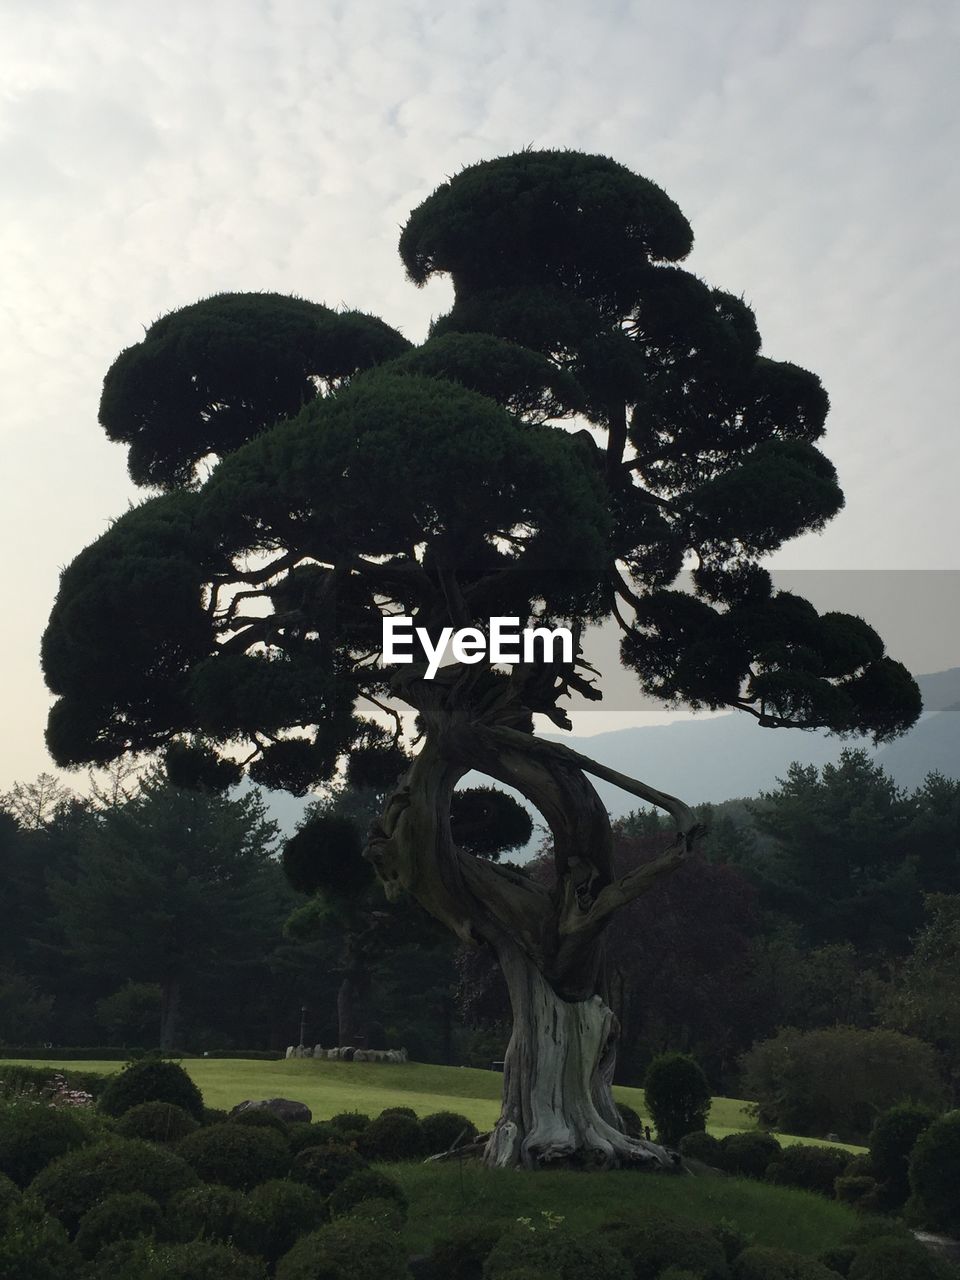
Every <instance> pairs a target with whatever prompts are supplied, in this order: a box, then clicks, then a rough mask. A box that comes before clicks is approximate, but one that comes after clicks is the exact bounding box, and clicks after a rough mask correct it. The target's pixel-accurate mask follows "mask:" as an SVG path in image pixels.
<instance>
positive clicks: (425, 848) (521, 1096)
mask: <svg viewBox="0 0 960 1280" xmlns="http://www.w3.org/2000/svg"><path fill="white" fill-rule="evenodd" d="M457 692H459V690H454V689H449V688H448V689H443V688H442V687H433V688H431V689H430V691H429V693H428V694H427V695H425V699H424V701H423V702H420V703H417V704H416V705H417V709H418V710H419V711H420V714H421V720H422V722H423V723H424V725H425V728H426V735H425V741H424V745H423V748H422V750H421V752H420V754H419V755H418V756H417V757H416V759H415V760H414V762H413V764H412V766H411V767H410V769H409V771H408V773H407V774H406V776H405V777H404V778H403V779H401V781H400V784H399V785H398V787H397V788H396V790H395V791H394V792H393V794H392V795H391V796H390V798H389V800H388V802H387V806H386V808H385V810H384V813H383V815H382V816H381V818H380V819H379V821H378V822H377V823H375V824H374V826H373V828H372V830H371V833H370V840H369V843H368V845H367V849H366V856H367V857H368V858H369V859H370V860H371V862H372V863H373V864H374V866H375V868H376V870H377V874H378V875H379V877H380V879H381V881H382V882H383V884H384V887H385V889H386V891H387V895H388V896H389V897H394V896H396V895H397V894H398V893H400V892H401V891H403V890H406V891H407V892H409V893H411V894H412V895H413V896H414V897H415V898H416V899H417V900H418V901H419V902H420V903H421V905H422V906H424V907H425V908H426V909H427V910H428V911H429V912H430V913H431V914H432V915H433V916H435V917H436V918H437V919H438V920H440V921H442V922H443V923H444V924H446V925H447V926H448V927H449V928H450V929H451V930H453V932H454V933H455V934H456V935H457V936H458V937H459V938H460V939H461V940H462V941H464V942H466V943H468V944H471V945H487V946H490V947H491V948H492V949H493V950H494V952H495V954H496V955H497V958H498V960H499V962H500V965H501V967H502V969H503V972H504V975H505V977H506V980H507V986H508V990H509V993H510V1000H511V1005H512V1009H513V1033H512V1036H511V1040H510V1044H509V1047H508V1050H507V1056H506V1059H505V1071H504V1088H503V1109H502V1112H501V1115H500V1119H499V1120H498V1122H497V1125H496V1128H495V1129H494V1131H493V1133H492V1135H491V1138H490V1140H489V1142H488V1144H487V1148H486V1152H485V1160H486V1162H487V1163H488V1164H490V1165H492V1166H496V1167H507V1166H519V1167H524V1168H533V1167H536V1166H538V1165H541V1164H546V1163H555V1162H558V1161H560V1162H566V1163H571V1164H575V1165H581V1166H590V1165H597V1166H603V1167H609V1166H612V1165H619V1164H632V1165H638V1166H642V1167H645V1168H650V1169H672V1168H674V1167H675V1166H674V1161H673V1159H672V1157H671V1156H670V1154H669V1153H667V1152H666V1151H664V1149H663V1148H661V1147H658V1146H656V1145H655V1144H653V1143H648V1142H643V1141H638V1140H636V1139H631V1138H628V1137H627V1135H626V1134H625V1133H624V1132H623V1131H622V1126H621V1124H620V1119H619V1116H618V1114H617V1110H616V1107H615V1105H614V1102H613V1095H612V1091H611V1085H612V1082H613V1073H614V1067H615V1061H616V1040H617V1032H618V1030H619V1028H618V1025H617V1022H616V1019H615V1017H614V1015H613V1013H612V1012H611V1010H610V1009H609V1008H608V1007H607V1005H606V1003H605V1000H604V998H603V989H602V970H603V945H604V932H605V929H606V926H607V924H608V922H609V920H610V918H611V916H612V915H613V913H614V912H615V911H616V910H618V909H619V908H620V907H621V906H623V905H625V903H627V902H629V901H630V900H632V898H634V897H636V896H637V895H638V894H639V893H642V892H644V891H645V890H646V889H648V888H649V887H650V886H651V885H652V884H653V883H654V882H655V880H656V879H657V878H658V877H659V876H660V875H662V874H664V873H666V872H669V871H671V870H673V869H674V867H676V866H679V865H680V863H681V862H682V861H683V859H684V856H685V854H686V851H687V849H688V848H689V846H690V842H691V841H692V839H693V838H694V834H695V827H694V823H693V819H692V815H691V813H690V811H689V810H688V809H687V808H686V806H685V805H683V804H682V803H681V802H680V801H677V800H675V799H674V798H673V797H672V796H665V795H662V794H661V793H660V792H656V791H653V790H652V789H651V788H649V787H646V786H645V785H644V784H642V783H638V782H635V781H634V780H632V779H629V778H625V777H623V776H622V775H620V774H615V773H613V771H611V770H608V769H604V768H603V766H600V765H597V764H595V763H594V762H592V761H589V760H586V759H585V757H582V756H580V755H578V754H577V753H576V752H573V751H570V750H568V749H567V748H565V747H562V746H560V745H559V744H557V743H552V742H545V741H544V740H542V739H537V738H535V737H534V736H533V735H532V734H531V733H529V732H527V731H523V730H518V729H517V728H516V727H515V726H516V724H517V718H516V717H515V716H512V715H511V712H512V710H515V708H510V707H509V706H508V707H507V711H506V713H504V709H503V705H502V704H501V705H500V706H497V705H496V704H494V706H493V710H491V704H490V700H489V698H488V699H486V700H485V701H484V702H483V703H482V704H481V708H482V709H481V710H480V712H479V714H478V709H477V707H476V705H475V706H473V707H471V706H470V705H469V704H466V703H465V702H462V701H458V699H457V697H456V696H455V695H456V693H457ZM471 768H475V769H479V770H481V771H482V772H484V773H486V774H487V775H488V776H490V777H492V778H496V779H498V780H500V781H501V782H504V783H507V784H508V785H510V786H513V787H516V788H517V789H518V790H519V791H520V792H521V793H522V794H523V795H525V796H526V797H527V798H528V799H529V800H530V801H531V802H532V803H533V804H534V805H535V806H536V807H537V808H538V809H539V811H540V813H541V814H542V815H543V816H544V818H545V819H546V821H547V822H548V824H549V826H550V830H551V833H552V836H553V856H554V864H555V869H556V882H555V884H554V885H552V886H548V885H543V884H540V883H538V882H537V881H534V880H532V879H530V878H529V877H526V876H523V875H520V874H518V873H516V872H514V871H511V870H509V869H507V868H500V867H497V866H496V865H495V864H493V863H490V862H488V861H486V860H484V859H482V858H477V857H474V856H472V855H470V854H467V853H465V852H464V851H463V850H460V849H458V848H457V847H456V845H455V844H454V842H453V839H452V836H451V832H450V805H451V798H452V796H453V791H454V788H455V787H456V784H457V782H458V780H459V779H460V778H461V777H462V776H463V774H464V773H466V772H467V771H468V770H469V769H471ZM588 771H589V772H593V773H597V774H599V775H600V776H604V777H608V778H610V780H612V781H616V782H617V783H618V784H619V785H621V786H623V787H625V789H627V790H629V791H631V792H632V793H633V794H635V795H639V796H641V797H643V798H645V799H648V800H652V801H653V802H654V803H655V804H660V805H661V806H662V807H664V808H667V809H668V810H669V811H670V812H671V813H673V814H674V816H675V818H676V820H677V826H678V832H679V835H678V840H677V842H676V844H675V845H674V846H673V847H672V848H671V850H669V851H668V852H667V853H666V854H665V855H664V856H663V857H661V858H659V859H657V860H656V861H655V862H653V863H650V864H647V865H646V866H644V867H641V868H639V869H637V870H635V871H633V872H631V873H630V874H629V875H627V876H624V877H621V878H620V879H616V878H615V876H614V870H613V858H612V836H611V832H610V823H609V818H608V815H607V812H606V809H605V808H604V806H603V804H602V803H601V801H600V798H599V796H598V795H597V792H596V790H595V789H594V787H593V785H592V784H591V782H590V780H589V778H588V777H587V772H588Z"/></svg>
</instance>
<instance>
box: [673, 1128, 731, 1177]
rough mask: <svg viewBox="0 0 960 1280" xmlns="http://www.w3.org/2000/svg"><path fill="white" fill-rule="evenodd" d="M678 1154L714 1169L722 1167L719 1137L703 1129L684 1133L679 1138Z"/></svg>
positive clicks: (721, 1149) (721, 1148)
mask: <svg viewBox="0 0 960 1280" xmlns="http://www.w3.org/2000/svg"><path fill="white" fill-rule="evenodd" d="M680 1154H681V1155H682V1156H684V1157H685V1158H686V1159H687V1160H699V1161H700V1162H701V1163H702V1164H709V1165H712V1166H713V1168H714V1169H722V1168H723V1147H722V1146H721V1145H720V1139H719V1138H715V1137H714V1136H713V1134H712V1133H705V1132H703V1130H701V1131H700V1132H698V1133H688V1134H685V1135H684V1136H683V1137H682V1138H681V1139H680Z"/></svg>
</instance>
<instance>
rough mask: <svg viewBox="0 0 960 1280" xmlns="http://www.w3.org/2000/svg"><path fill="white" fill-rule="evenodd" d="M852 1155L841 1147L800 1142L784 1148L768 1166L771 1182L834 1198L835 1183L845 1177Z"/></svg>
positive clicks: (769, 1180)
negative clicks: (801, 1143)
mask: <svg viewBox="0 0 960 1280" xmlns="http://www.w3.org/2000/svg"><path fill="white" fill-rule="evenodd" d="M849 1160H850V1156H849V1153H848V1152H846V1151H843V1150H841V1149H840V1148H839V1147H814V1146H811V1147H807V1146H802V1145H800V1144H799V1143H797V1144H796V1145H794V1146H790V1147H784V1149H783V1150H782V1151H781V1152H780V1154H779V1155H778V1156H777V1158H776V1159H775V1160H773V1161H772V1162H771V1163H770V1164H769V1165H768V1166H767V1172H766V1178H767V1181H768V1182H775V1183H777V1184H778V1185H779V1186H781V1187H799V1188H800V1189H801V1190H802V1191H817V1192H819V1193H820V1195H822V1196H830V1197H832V1196H833V1194H834V1183H835V1182H836V1180H837V1179H838V1178H840V1177H842V1176H843V1173H844V1170H845V1169H846V1167H847V1164H848V1163H849Z"/></svg>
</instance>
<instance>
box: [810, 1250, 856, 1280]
mask: <svg viewBox="0 0 960 1280" xmlns="http://www.w3.org/2000/svg"><path fill="white" fill-rule="evenodd" d="M856 1256H857V1251H856V1249H855V1248H854V1247H853V1245H850V1244H835V1245H833V1247H832V1248H830V1249H824V1251H823V1253H821V1254H819V1255H818V1257H817V1261H818V1262H822V1263H823V1265H824V1266H825V1267H826V1268H827V1270H828V1271H836V1273H837V1275H838V1276H845V1275H846V1274H847V1272H848V1271H849V1270H850V1264H851V1262H853V1260H854V1258H855V1257H856Z"/></svg>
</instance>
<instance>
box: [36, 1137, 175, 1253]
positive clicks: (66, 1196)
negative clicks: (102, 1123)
mask: <svg viewBox="0 0 960 1280" xmlns="http://www.w3.org/2000/svg"><path fill="white" fill-rule="evenodd" d="M196 1180H197V1175H196V1173H195V1172H194V1171H193V1169H192V1168H191V1167H190V1165H189V1164H187V1162H186V1161H185V1160H183V1159H181V1157H180V1156H179V1155H176V1154H175V1153H174V1152H172V1151H168V1150H167V1149H166V1148H165V1147H161V1146H159V1145H157V1144H156V1143H153V1142H142V1141H140V1140H139V1139H136V1138H110V1139H109V1140H108V1141H106V1142H98V1143H95V1144H93V1145H91V1146H88V1147H81V1148H80V1149H79V1150H77V1151H70V1152H68V1153H67V1155H65V1156H60V1158H59V1159H58V1160H54V1161H53V1163H52V1164H48V1165H47V1167H46V1168H45V1169H43V1170H42V1171H41V1172H40V1173H38V1174H37V1176H36V1177H35V1178H34V1180H33V1182H32V1183H31V1184H30V1191H31V1193H32V1194H33V1195H35V1196H37V1198H38V1199H39V1200H40V1201H41V1202H42V1203H43V1204H44V1205H45V1207H46V1209H47V1211H48V1213H51V1214H52V1215H53V1216H54V1217H55V1218H59V1220H60V1221H61V1222H62V1223H63V1225H64V1226H65V1227H66V1228H67V1230H68V1231H70V1232H74V1231H76V1229H77V1227H78V1226H79V1223H80V1219H81V1218H82V1217H83V1215H84V1214H85V1213H87V1212H88V1210H90V1209H92V1208H93V1206H94V1205H95V1204H99V1202H100V1201H101V1200H105V1199H106V1198H107V1196H110V1195H116V1194H118V1193H120V1192H126V1191H142V1192H143V1193H144V1194H145V1195H148V1196H150V1197H152V1199H154V1200H156V1201H157V1202H158V1203H159V1204H161V1205H166V1204H167V1202H168V1201H169V1200H170V1199H171V1197H172V1196H175V1195H176V1193H177V1192H178V1191H183V1190H184V1189H185V1188H186V1187H190V1186H193V1184H194V1183H195V1182H196Z"/></svg>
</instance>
